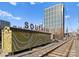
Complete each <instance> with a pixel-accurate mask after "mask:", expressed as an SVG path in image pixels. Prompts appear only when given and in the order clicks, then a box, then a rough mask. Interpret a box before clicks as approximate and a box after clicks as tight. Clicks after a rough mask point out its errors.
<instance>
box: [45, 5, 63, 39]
mask: <svg viewBox="0 0 79 59" xmlns="http://www.w3.org/2000/svg"><path fill="white" fill-rule="evenodd" d="M44 12H45V16H44V27H45V28H48V29H49V32H50V33H52V35H51V38H53V37H54V36H55V37H56V38H59V37H63V36H64V6H63V4H56V5H54V6H51V7H48V8H46V9H45V10H44Z"/></svg>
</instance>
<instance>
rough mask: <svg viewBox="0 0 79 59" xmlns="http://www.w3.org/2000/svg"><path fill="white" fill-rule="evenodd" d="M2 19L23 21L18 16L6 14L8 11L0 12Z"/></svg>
mask: <svg viewBox="0 0 79 59" xmlns="http://www.w3.org/2000/svg"><path fill="white" fill-rule="evenodd" d="M0 18H7V19H15V20H21V18H20V17H16V16H14V15H12V14H11V13H9V12H6V11H2V10H0Z"/></svg>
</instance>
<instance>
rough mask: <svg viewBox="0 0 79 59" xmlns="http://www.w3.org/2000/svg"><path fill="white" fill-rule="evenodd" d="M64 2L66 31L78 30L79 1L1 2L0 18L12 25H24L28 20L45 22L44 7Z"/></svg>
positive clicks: (35, 22) (38, 23) (36, 22)
mask: <svg viewBox="0 0 79 59" xmlns="http://www.w3.org/2000/svg"><path fill="white" fill-rule="evenodd" d="M59 3H62V4H64V22H65V25H64V26H65V31H66V29H67V28H69V31H70V32H72V31H76V30H77V27H78V15H79V2H0V19H1V20H6V21H9V22H10V23H11V26H13V25H15V26H20V27H23V26H24V22H25V21H27V22H29V24H30V23H33V24H34V25H35V24H36V25H40V24H42V23H43V22H44V9H45V8H47V7H50V6H53V5H56V4H59Z"/></svg>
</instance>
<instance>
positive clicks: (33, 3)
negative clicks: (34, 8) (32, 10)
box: [30, 2, 44, 5]
mask: <svg viewBox="0 0 79 59" xmlns="http://www.w3.org/2000/svg"><path fill="white" fill-rule="evenodd" d="M39 3H44V2H39ZM30 4H32V5H35V4H37V3H36V2H30Z"/></svg>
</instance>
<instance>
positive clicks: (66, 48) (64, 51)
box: [42, 40, 74, 57]
mask: <svg viewBox="0 0 79 59" xmlns="http://www.w3.org/2000/svg"><path fill="white" fill-rule="evenodd" d="M73 42H74V41H73V40H71V41H68V42H67V43H65V44H63V45H61V46H60V47H58V48H56V49H55V50H51V51H50V52H48V53H46V54H45V55H43V56H42V57H68V56H69V53H70V50H71V49H72V48H71V47H72V45H73Z"/></svg>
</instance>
